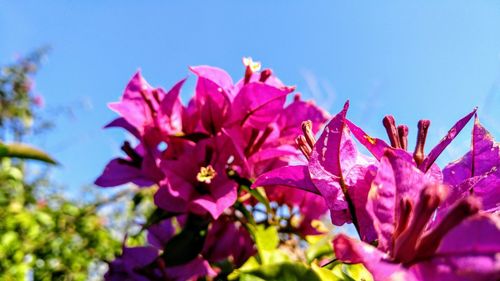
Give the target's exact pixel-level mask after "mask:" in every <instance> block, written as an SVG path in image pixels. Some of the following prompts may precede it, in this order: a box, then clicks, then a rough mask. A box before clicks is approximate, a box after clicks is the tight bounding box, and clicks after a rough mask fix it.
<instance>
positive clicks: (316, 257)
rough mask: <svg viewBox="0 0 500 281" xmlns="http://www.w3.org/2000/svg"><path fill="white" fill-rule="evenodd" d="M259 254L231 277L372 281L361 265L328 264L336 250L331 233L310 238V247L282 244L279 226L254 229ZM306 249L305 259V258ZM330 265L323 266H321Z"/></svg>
mask: <svg viewBox="0 0 500 281" xmlns="http://www.w3.org/2000/svg"><path fill="white" fill-rule="evenodd" d="M252 232H253V236H254V238H255V242H256V245H257V251H258V254H257V255H256V256H254V257H251V258H250V259H248V261H247V262H246V263H245V264H243V266H241V267H240V268H239V269H237V270H235V271H233V272H232V273H231V274H230V275H229V280H240V281H264V280H265V281H300V280H308V281H354V280H356V281H373V277H372V276H371V274H370V273H369V272H368V271H367V270H366V269H365V268H364V267H363V265H361V264H351V265H349V264H343V263H339V262H331V263H328V261H329V260H332V259H333V258H334V257H333V254H332V253H333V249H332V245H331V237H329V235H328V234H324V235H315V236H309V237H307V245H298V244H294V243H293V240H289V241H288V243H280V239H279V233H278V230H277V228H276V226H269V227H267V228H266V227H264V226H263V225H258V226H257V227H255V228H254V229H253V231H252ZM305 248H307V250H306V251H305V255H306V257H304V256H303V255H302V253H303V252H304V250H305ZM325 263H328V265H326V266H324V267H322V266H320V264H325Z"/></svg>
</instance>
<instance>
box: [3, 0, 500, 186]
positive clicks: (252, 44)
mask: <svg viewBox="0 0 500 281" xmlns="http://www.w3.org/2000/svg"><path fill="white" fill-rule="evenodd" d="M313 2H314V4H313ZM352 2H354V1H326V0H325V1H285V0H281V1H264V0H258V1H257V0H256V1H251V3H252V4H251V5H250V4H248V3H250V2H249V1H190V0H183V1H176V2H174V1H56V0H54V1H46V2H43V3H42V1H35V0H32V1H4V0H0V64H4V63H8V62H11V61H12V60H13V58H14V57H15V55H16V54H23V53H26V52H28V51H30V50H32V49H34V48H36V47H38V46H41V45H45V44H49V45H51V46H52V48H53V51H52V52H51V53H50V56H49V60H48V61H47V62H46V64H45V65H44V67H43V69H42V71H41V72H40V73H39V75H38V76H37V78H36V91H37V92H39V93H41V94H42V95H43V96H44V97H45V100H46V104H47V109H51V108H52V111H54V108H56V109H57V111H59V112H64V111H62V110H59V108H60V106H70V107H72V108H73V112H72V113H71V114H69V113H63V114H61V115H60V117H59V118H58V119H57V129H56V130H54V131H53V132H51V133H50V135H48V136H45V137H43V138H38V139H36V140H34V141H35V142H36V143H38V144H39V145H40V146H42V147H44V148H45V149H46V150H48V151H49V152H51V153H52V154H53V155H54V156H55V157H56V158H57V159H58V160H59V161H60V162H61V163H62V167H60V168H58V169H57V170H56V171H55V176H56V178H57V179H58V181H60V182H62V183H65V184H66V185H67V186H68V187H69V188H71V189H76V188H78V187H80V186H82V185H85V184H88V183H91V182H92V181H93V180H94V178H95V177H96V176H97V175H98V174H99V173H100V171H101V169H102V168H103V167H104V165H105V163H106V162H107V161H108V160H109V159H110V158H111V157H113V156H116V155H117V154H118V153H119V145H120V142H121V141H122V140H123V138H124V136H123V134H122V133H121V132H119V131H116V130H107V131H103V130H101V128H102V126H103V125H104V124H105V123H107V122H108V121H110V120H111V119H113V118H114V116H115V115H114V113H113V112H111V111H110V110H108V109H107V107H106V104H107V103H108V102H111V101H115V100H117V99H118V98H119V96H120V95H121V93H122V91H123V88H124V86H125V85H126V83H127V81H128V79H129V78H130V77H131V75H132V74H133V73H134V72H135V71H136V70H137V69H138V68H141V69H142V71H143V74H144V75H145V77H146V78H147V79H148V80H149V81H150V83H151V84H153V85H155V86H163V87H165V88H169V87H170V86H171V85H172V84H173V83H174V82H175V81H177V80H179V79H181V78H183V77H185V76H186V75H188V71H187V66H189V65H199V64H210V65H215V66H219V67H222V68H225V69H226V70H227V71H228V72H229V73H231V74H232V75H233V77H234V78H237V77H240V76H241V74H242V73H243V67H242V65H241V57H243V56H252V57H253V58H254V59H257V60H259V61H262V63H263V65H264V67H270V68H272V69H273V70H274V72H275V73H276V74H277V75H278V76H279V77H280V78H281V79H282V80H283V81H284V82H286V83H288V84H294V85H297V88H298V90H299V91H300V92H302V93H303V96H304V97H306V98H312V97H314V98H315V99H316V100H317V103H319V104H320V105H323V106H325V107H327V109H329V110H330V111H331V112H334V111H337V110H339V109H340V107H341V104H342V103H343V102H344V101H345V100H346V99H350V100H351V111H350V113H349V114H350V117H351V118H352V119H353V120H354V121H356V122H358V123H360V124H361V125H362V126H363V127H364V128H365V130H367V131H368V132H370V133H372V134H374V135H381V134H382V132H383V130H382V126H381V125H380V124H381V121H380V120H381V118H382V117H383V116H384V115H385V114H389V113H390V114H393V115H395V117H396V120H397V121H398V122H399V123H406V124H408V125H409V126H410V143H411V147H412V146H413V143H414V137H415V134H414V133H415V129H416V122H417V120H418V119H422V118H426V119H431V120H432V124H431V128H430V138H429V141H428V145H432V144H434V143H436V142H437V141H438V140H439V138H440V137H441V136H443V135H444V134H445V132H446V131H447V129H448V128H449V127H450V126H451V125H452V124H453V123H454V122H455V120H456V119H458V118H459V117H461V116H462V115H465V114H466V113H467V112H469V111H470V110H471V109H472V108H473V107H474V106H479V108H480V109H479V113H480V118H481V120H482V121H483V122H484V123H485V125H486V126H487V127H488V128H489V129H490V131H491V132H492V133H493V134H494V135H495V136H496V137H497V138H499V137H500V122H499V120H500V110H499V109H500V3H499V2H498V1H493V0H491V1H485V0H483V1H481V0H477V1H460V0H454V1H451V0H450V1H418V3H417V1H414V3H408V2H409V1H357V3H352ZM375 2H376V3H375ZM403 2H404V3H403ZM48 3H50V5H49V4H48ZM118 3H120V4H118ZM191 78H192V77H191ZM191 80H193V79H191ZM189 94H190V93H189V91H184V93H183V95H184V98H185V99H187V97H188V96H189ZM469 131H470V130H469V128H467V129H466V131H465V132H464V133H462V136H461V138H460V139H458V140H457V142H455V143H454V145H453V146H452V147H451V148H450V149H449V150H448V152H447V153H446V154H445V155H444V157H443V158H444V159H445V160H451V159H453V158H455V157H457V156H459V155H461V153H463V152H464V151H465V150H466V149H467V146H468V142H469V140H468V136H469ZM428 147H429V146H428ZM443 161H444V160H443Z"/></svg>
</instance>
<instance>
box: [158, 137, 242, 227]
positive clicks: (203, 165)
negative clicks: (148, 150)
mask: <svg viewBox="0 0 500 281" xmlns="http://www.w3.org/2000/svg"><path fill="white" fill-rule="evenodd" d="M240 163H241V160H240V159H239V158H238V157H237V155H236V153H235V149H234V146H233V143H232V141H231V140H230V139H229V138H228V137H227V136H225V135H219V136H216V137H211V138H209V139H204V140H202V141H200V142H198V143H196V144H194V143H192V145H191V147H190V148H187V149H186V150H185V151H184V152H183V153H182V154H180V155H178V158H176V159H166V160H163V161H162V162H161V169H162V171H163V173H164V174H165V178H164V179H163V180H162V181H161V182H160V188H159V189H158V191H157V193H156V194H155V204H156V205H157V206H159V207H161V208H162V209H164V210H166V211H170V212H176V213H184V212H192V213H195V214H200V215H202V214H205V213H207V212H208V213H210V215H211V216H212V217H213V218H214V219H217V218H218V217H219V216H220V215H221V214H222V212H223V211H224V210H225V209H227V208H229V207H230V206H232V205H233V204H234V202H235V201H236V196H237V184H236V182H234V181H233V180H232V179H230V178H229V177H228V176H227V170H228V169H229V168H231V167H234V168H235V169H237V168H236V167H237V166H238V165H240Z"/></svg>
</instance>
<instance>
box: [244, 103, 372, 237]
mask: <svg viewBox="0 0 500 281" xmlns="http://www.w3.org/2000/svg"><path fill="white" fill-rule="evenodd" d="M347 109H348V103H346V104H345V105H344V108H343V110H342V111H341V112H340V113H338V114H337V115H336V116H335V117H333V119H332V120H331V121H330V122H329V123H328V125H327V126H326V127H325V129H324V131H323V133H322V134H321V136H320V138H319V139H318V140H317V141H316V140H315V139H314V136H313V135H312V133H311V132H309V131H308V130H304V136H302V137H299V139H298V142H299V146H300V147H301V150H302V152H303V153H304V155H305V156H306V157H307V158H309V161H308V163H307V165H297V166H285V167H282V168H278V169H276V170H273V171H271V172H269V173H265V174H263V175H261V176H260V177H259V178H258V179H257V181H256V182H255V183H254V186H289V187H295V188H299V189H303V190H306V191H309V192H313V193H316V194H319V195H321V196H322V197H323V198H324V200H325V202H326V204H327V206H328V208H329V209H330V215H331V219H332V222H333V224H335V225H342V224H344V223H348V222H351V221H352V219H353V217H352V216H351V213H352V212H354V213H355V214H356V216H355V219H357V220H356V221H355V222H354V223H355V225H356V227H358V228H359V229H358V231H359V232H360V235H361V238H362V239H363V240H365V241H372V240H373V239H374V238H375V232H374V230H373V226H372V224H371V221H370V220H369V219H368V216H367V214H366V210H365V204H366V197H367V194H368V190H369V188H370V184H371V180H372V179H373V176H374V175H375V171H376V166H375V165H374V163H375V161H374V160H373V159H371V158H369V157H366V156H364V155H362V154H360V153H359V152H358V151H357V149H356V147H355V145H354V142H353V141H352V140H351V138H350V132H349V128H348V127H347V125H346V118H345V116H346V113H347ZM304 129H307V128H304ZM346 196H348V197H346ZM349 201H350V202H349Z"/></svg>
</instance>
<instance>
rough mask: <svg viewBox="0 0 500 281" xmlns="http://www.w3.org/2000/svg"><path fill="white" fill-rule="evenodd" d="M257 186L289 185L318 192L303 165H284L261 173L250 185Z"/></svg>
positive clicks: (306, 168)
mask: <svg viewBox="0 0 500 281" xmlns="http://www.w3.org/2000/svg"><path fill="white" fill-rule="evenodd" d="M258 186H289V187H294V188H298V189H302V190H305V191H309V192H312V193H315V194H319V191H318V189H317V188H316V186H314V184H313V183H312V181H311V177H310V175H309V170H308V167H307V166H305V165H303V166H285V167H281V168H278V169H275V170H272V171H270V172H267V173H265V174H262V175H261V176H260V177H259V178H257V180H256V181H255V182H254V184H253V185H252V187H258Z"/></svg>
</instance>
